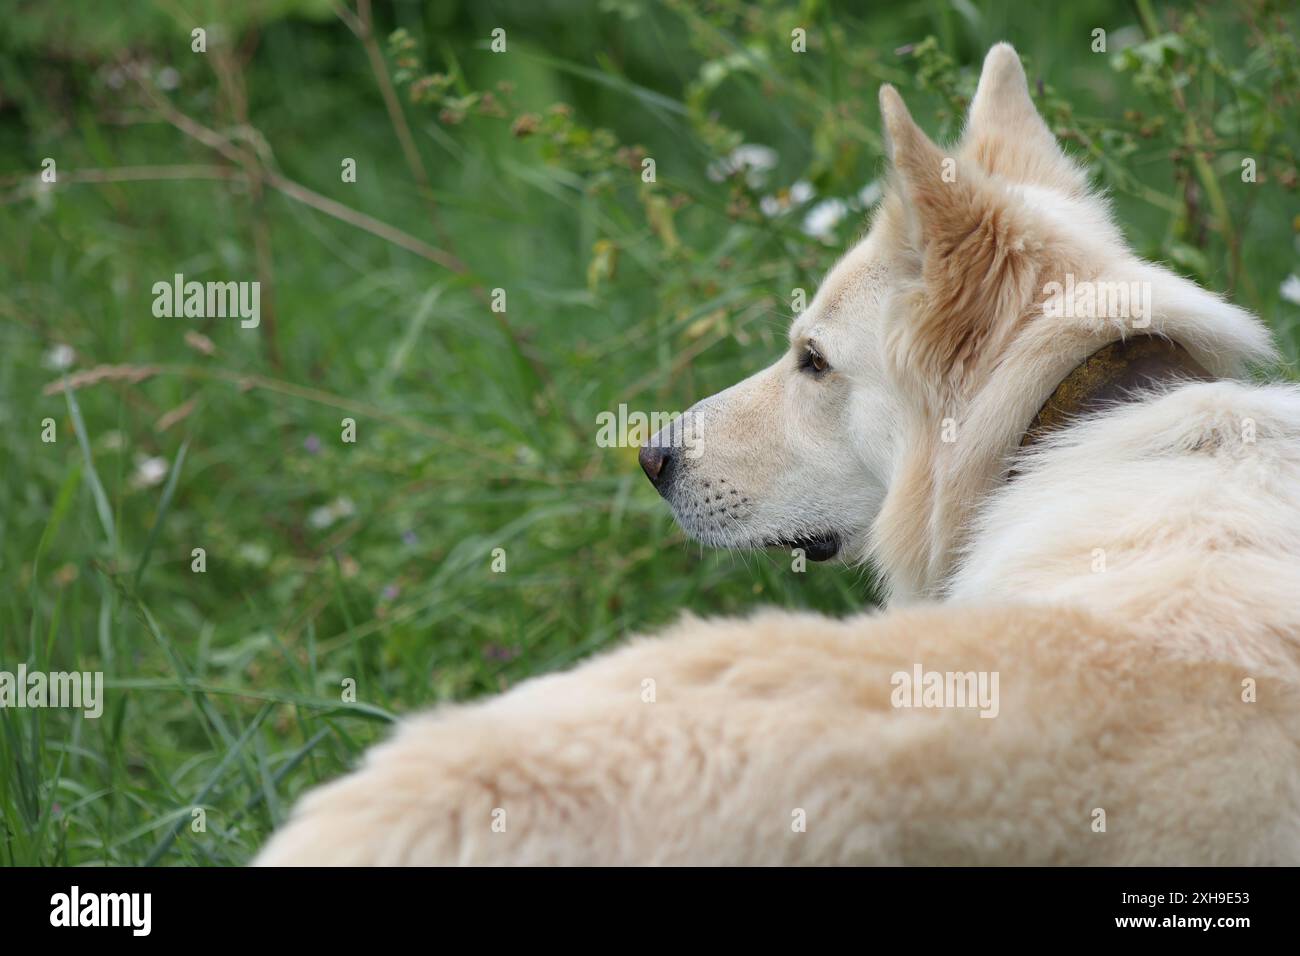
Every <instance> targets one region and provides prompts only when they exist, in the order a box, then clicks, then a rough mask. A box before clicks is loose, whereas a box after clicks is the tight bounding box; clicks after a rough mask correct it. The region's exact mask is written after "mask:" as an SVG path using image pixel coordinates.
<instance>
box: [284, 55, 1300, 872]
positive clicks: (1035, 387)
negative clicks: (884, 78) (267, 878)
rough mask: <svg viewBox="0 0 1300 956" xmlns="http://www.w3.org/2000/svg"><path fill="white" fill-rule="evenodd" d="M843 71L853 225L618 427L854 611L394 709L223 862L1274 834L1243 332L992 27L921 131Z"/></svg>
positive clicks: (1291, 621)
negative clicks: (962, 123) (693, 383)
mask: <svg viewBox="0 0 1300 956" xmlns="http://www.w3.org/2000/svg"><path fill="white" fill-rule="evenodd" d="M880 102H881V109H882V112H883V115H884V121H885V126H886V132H887V134H888V139H889V142H890V144H891V153H892V162H893V182H892V185H891V189H890V192H889V194H888V195H887V197H886V198H885V199H884V200H883V202H882V205H881V207H880V209H879V211H878V213H877V215H876V217H875V221H874V223H873V225H872V228H871V231H870V233H869V234H868V235H867V236H866V238H864V239H863V240H862V241H861V242H860V243H859V244H858V245H857V246H856V247H855V248H854V249H852V250H851V251H850V252H849V253H848V255H847V256H845V258H844V259H843V260H842V261H841V262H840V263H839V264H838V265H837V266H836V267H835V268H834V269H833V270H832V271H831V273H830V275H829V276H828V277H827V278H826V280H825V282H824V284H823V286H822V288H821V289H820V291H819V292H818V294H817V296H816V298H815V299H814V301H813V302H812V304H811V305H810V306H809V308H808V309H807V310H806V311H805V312H804V313H803V314H802V315H800V316H799V317H798V318H797V320H796V321H795V322H794V324H793V326H792V328H791V330H790V349H789V351H788V352H787V353H786V354H785V355H784V356H782V357H781V358H780V359H779V360H778V361H777V362H776V363H775V364H774V365H772V366H771V367H769V368H767V369H765V370H764V371H762V372H759V373H758V374H757V375H754V376H753V377H751V378H749V379H746V380H745V381H743V382H741V383H739V384H738V385H735V386H733V387H732V388H729V389H727V390H726V391H724V392H722V393H720V394H718V395H715V396H713V397H712V398H710V399H708V400H706V401H704V402H701V403H700V404H699V405H698V406H696V407H695V408H694V409H692V411H691V412H690V413H688V415H687V416H686V418H685V419H684V420H683V424H682V425H681V427H680V428H679V429H675V430H670V431H668V432H667V433H663V434H660V435H659V436H656V439H654V440H652V442H651V443H650V445H648V446H647V447H646V448H645V449H643V451H642V464H643V466H644V467H645V469H646V472H647V474H648V475H650V477H651V480H652V481H654V482H655V484H656V486H657V487H658V488H659V489H660V491H661V493H662V494H663V495H664V497H665V498H666V499H667V500H668V502H669V503H670V505H671V506H672V508H673V510H674V512H675V513H676V515H677V518H678V520H679V521H680V523H681V524H682V526H683V527H684V528H685V529H686V530H687V531H688V532H689V533H691V534H692V535H694V536H695V537H697V538H698V539H700V540H701V541H704V542H707V543H710V544H714V545H720V546H724V547H763V546H771V545H786V546H788V547H791V548H802V549H803V551H804V552H805V553H806V554H807V555H808V556H809V557H812V558H828V557H831V556H833V555H837V554H838V555H840V556H842V557H845V558H847V559H849V560H853V561H863V560H869V561H871V562H872V563H873V564H875V566H876V567H877V568H878V570H879V572H880V573H881V575H882V576H883V580H884V581H885V583H886V586H887V588H888V591H889V593H890V596H891V602H890V603H891V610H890V611H889V612H887V613H883V612H882V613H878V614H870V615H864V616H861V617H857V618H854V619H850V620H844V621H836V620H829V619H826V618H823V617H819V616H815V615H811V614H786V613H779V612H765V613H762V614H759V615H757V616H755V617H752V618H749V619H747V620H716V621H700V620H695V619H688V620H686V621H684V622H683V623H680V624H679V625H678V626H677V627H676V628H674V629H672V630H671V631H670V632H669V633H667V634H664V635H660V636H658V637H654V638H638V639H635V640H633V641H631V642H630V643H629V644H628V645H626V646H624V647H623V648H621V649H619V650H617V651H614V652H612V653H609V654H607V655H604V656H602V657H600V658H598V659H596V660H593V661H591V662H588V663H586V664H584V665H582V666H580V667H578V668H576V669H574V670H572V671H570V672H568V673H564V674H558V675H553V676H547V677H542V678H538V679H535V680H531V681H528V682H527V683H525V684H523V685H521V686H520V687H518V688H516V689H514V690H512V691H510V692H509V693H506V694H504V695H502V696H500V697H497V698H494V699H491V700H488V701H486V702H483V703H476V704H469V705H464V706H455V707H446V708H441V709H439V710H438V711H436V712H434V713H432V714H428V715H424V716H420V717H416V718H413V719H411V720H409V721H407V722H406V723H405V724H404V725H403V726H402V727H401V729H400V730H399V731H398V732H397V734H396V735H395V736H394V737H393V739H391V740H390V741H388V742H387V743H385V744H383V745H381V746H379V747H376V748H375V749H374V750H373V751H372V752H371V753H370V754H368V756H367V757H366V760H365V762H364V764H363V765H362V767H361V768H360V769H359V770H358V771H356V772H355V773H353V774H351V775H350V776H348V777H345V778H344V779H342V780H339V781H336V782H334V783H332V784H329V785H327V786H325V787H323V788H321V789H320V790H318V791H316V792H314V793H312V794H310V795H309V796H307V797H306V798H305V799H304V800H303V801H302V803H301V805H300V806H299V807H298V808H297V810H296V811H295V813H294V816H293V818H292V819H291V820H290V822H289V823H288V825H287V826H286V827H285V828H284V829H283V830H281V831H280V832H279V833H278V834H276V835H275V837H274V838H273V839H272V840H271V842H270V843H269V845H268V846H267V847H266V848H265V850H264V851H263V852H262V855H261V856H260V858H259V861H258V862H260V863H265V864H295V863H297V864H316V863H322V864H323V863H339V864H356V863H376V864H393V863H417V864H419V863H521V864H547V863H564V864H579V863H629V864H634V863H708V864H718V863H742V864H744V863H753V864H771V863H805V864H825V863H854V864H856V863H986V864H993V863H1105V864H1118V863H1124V864H1129V863H1149V864H1224V863H1236V864H1259V863H1291V864H1296V863H1300V392H1298V391H1297V390H1296V389H1295V388H1294V387H1291V386H1282V385H1265V386H1256V385H1250V384H1246V383H1244V382H1241V381H1236V380H1234V376H1240V375H1241V374H1242V373H1243V372H1244V370H1245V369H1246V368H1247V367H1248V365H1249V364H1250V363H1252V362H1257V361H1261V360H1267V359H1269V358H1270V357H1271V355H1272V352H1271V347H1270V344H1269V339H1268V335H1267V334H1266V332H1265V330H1264V329H1263V328H1262V327H1261V326H1260V324H1259V323H1257V322H1256V321H1255V320H1254V319H1253V318H1252V317H1251V316H1249V315H1248V314H1246V313H1245V312H1243V311H1242V310H1240V309H1238V308H1235V307H1234V306H1232V305H1229V304H1227V303H1225V302H1224V301H1222V300H1221V299H1219V298H1218V297H1217V296H1215V295H1212V294H1210V293H1208V292H1206V291H1204V290H1202V289H1200V288H1198V287H1197V286H1195V285H1193V284H1192V283H1190V282H1188V281H1186V280H1184V279H1182V278H1179V277H1178V276H1176V275H1174V274H1173V273H1171V272H1169V271H1168V270H1166V269H1164V268H1161V267H1159V266H1156V265H1152V264H1150V263H1147V262H1143V261H1141V260H1139V259H1138V258H1136V257H1135V256H1134V255H1133V253H1132V252H1130V251H1129V249H1128V248H1127V246H1126V245H1125V243H1124V241H1123V239H1122V237H1121V235H1120V233H1119V231H1118V230H1117V229H1116V227H1115V225H1114V224H1113V222H1112V221H1111V218H1110V214H1109V212H1108V209H1107V206H1106V203H1105V202H1104V201H1103V200H1102V199H1101V198H1099V197H1098V196H1096V195H1093V194H1092V193H1091V192H1090V191H1089V189H1088V186H1087V184H1086V181H1085V177H1084V175H1083V174H1082V173H1081V172H1080V170H1079V169H1078V168H1076V167H1075V166H1074V164H1072V163H1071V162H1070V160H1069V159H1067V158H1066V157H1065V155H1064V154H1063V153H1062V152H1061V150H1060V149H1059V147H1058V145H1057V143H1056V142H1055V140H1054V138H1053V137H1052V135H1051V133H1050V132H1049V130H1048V129H1047V127H1046V125H1045V124H1044V123H1043V121H1042V119H1041V118H1040V117H1039V116H1038V114H1037V112H1036V111H1035V109H1034V106H1033V103H1032V101H1031V99H1030V96H1029V92H1028V88H1027V85H1026V82H1025V76H1024V72H1023V70H1022V69H1021V66H1020V62H1019V59H1018V58H1017V56H1016V54H1015V51H1014V50H1012V49H1011V47H1009V46H1007V45H1005V44H1003V45H998V46H996V47H994V48H993V49H992V50H991V51H990V52H989V55H988V58H987V59H986V61H985V64H984V70H983V74H982V76H981V78H980V83H979V89H978V91H977V93H976V95H975V98H974V100H973V102H972V104H971V108H970V115H969V118H968V122H967V126H966V130H965V133H964V135H963V137H962V140H961V142H960V144H959V145H958V146H956V147H954V148H953V149H952V150H950V151H944V150H943V149H941V148H939V147H938V146H936V145H935V144H934V143H932V142H931V141H930V140H929V139H928V138H927V137H926V136H925V134H924V133H923V132H922V131H921V130H920V129H919V128H918V127H917V126H916V124H915V123H914V122H913V121H912V118H911V117H910V116H909V115H908V112H907V109H906V107H905V106H904V105H903V102H902V100H901V99H900V98H899V96H898V94H897V93H896V92H895V91H894V90H893V88H892V87H888V86H886V87H885V88H883V89H882V90H881V95H880ZM686 432H690V433H691V434H692V435H693V436H694V440H695V442H696V444H695V446H694V447H693V448H692V453H691V454H685V453H684V452H683V450H682V447H681V446H682V439H683V437H684V434H685V433H686ZM986 718H987V719H986Z"/></svg>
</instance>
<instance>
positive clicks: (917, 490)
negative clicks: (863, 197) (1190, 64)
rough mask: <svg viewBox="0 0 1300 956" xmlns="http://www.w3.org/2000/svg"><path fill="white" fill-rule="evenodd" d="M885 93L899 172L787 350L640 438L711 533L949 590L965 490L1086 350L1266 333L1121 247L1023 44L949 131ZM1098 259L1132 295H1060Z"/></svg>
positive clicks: (1216, 368) (995, 61) (1215, 356)
mask: <svg viewBox="0 0 1300 956" xmlns="http://www.w3.org/2000/svg"><path fill="white" fill-rule="evenodd" d="M880 108H881V114H882V117H883V121H884V127H885V134H886V139H887V142H888V145H889V153H890V165H891V170H890V185H889V188H888V190H887V192H886V194H885V197H884V198H883V199H882V201H881V203H880V205H879V206H878V207H877V209H876V211H875V214H874V217H873V221H872V223H871V228H870V230H869V231H868V233H867V234H866V236H865V237H864V238H863V239H862V240H861V241H859V242H858V243H857V244H856V245H855V246H854V247H853V248H852V249H850V250H849V251H848V253H847V254H846V255H845V256H844V257H843V258H842V259H841V260H840V261H839V263H838V264H837V265H835V266H834V268H832V269H831V270H830V272H829V274H828V275H827V276H826V278H825V280H824V281H823V283H822V285H821V287H820V289H819V290H818V292H817V294H816V296H815V297H814V298H813V300H812V302H811V303H810V304H809V306H808V308H807V309H806V310H805V311H804V312H802V313H801V314H800V315H798V316H797V317H796V318H795V320H794V321H793V323H792V324H791V326H790V332H789V348H788V349H787V350H786V351H785V352H784V354H782V355H781V357H780V358H779V359H777V361H776V362H774V363H773V364H772V365H770V366H768V367H767V368H766V369H763V370H762V371H760V372H758V373H757V374H755V375H752V376H750V377H749V378H747V379H745V380H744V381H741V382H739V383H737V384H735V385H733V386H731V387H730V388H727V389H725V390H724V391H721V392H719V393H718V394H716V395H713V396H711V397H709V398H706V399H704V400H703V401H700V402H699V403H697V404H696V405H694V406H693V407H692V408H690V409H689V410H688V411H687V412H686V413H685V415H683V416H682V418H681V419H679V420H678V421H677V422H675V423H674V424H673V425H672V426H671V427H670V428H666V429H664V430H663V431H661V432H659V433H658V434H656V435H655V436H654V437H652V438H651V439H650V440H649V441H648V442H647V443H646V445H645V446H644V447H643V448H642V449H641V455H640V459H641V465H642V467H643V468H644V470H645V472H646V474H647V476H648V477H649V478H650V480H651V481H652V482H653V483H654V485H655V487H656V488H657V489H658V490H659V493H660V494H661V495H662V496H663V497H664V499H665V500H666V501H667V502H668V503H669V505H670V506H671V507H672V510H673V513H674V515H675V516H676V518H677V521H678V522H679V523H680V525H681V526H682V528H683V529H684V530H685V531H686V532H687V533H688V534H689V535H691V536H692V537H694V538H696V539H697V540H699V541H701V542H703V543H705V544H709V545H713V546H716V547H723V548H762V547H773V546H777V547H782V548H788V549H793V548H802V549H803V550H804V552H805V553H806V555H807V557H809V558H811V559H815V560H825V559H829V558H832V557H837V556H838V557H840V558H842V559H844V560H847V561H852V562H859V561H866V560H872V561H873V563H875V564H876V565H877V566H878V568H879V569H880V570H881V571H882V572H883V576H884V582H883V583H884V586H885V587H886V589H887V590H888V591H890V592H891V593H892V595H893V597H894V599H895V600H897V599H899V598H903V597H918V596H924V595H927V594H933V593H935V592H936V589H937V588H938V587H939V584H940V582H941V581H942V579H943V578H944V576H945V575H946V574H947V573H948V571H949V570H950V569H951V563H952V561H953V558H954V555H955V553H956V552H957V550H958V548H959V547H960V545H961V544H962V533H963V529H964V528H965V527H966V526H967V524H968V522H969V517H970V512H971V509H972V507H973V506H974V505H975V504H976V503H977V502H978V501H979V500H980V498H981V497H983V496H984V495H986V494H987V493H988V492H989V491H990V490H991V489H992V488H994V487H996V486H997V485H998V484H999V483H1000V482H1001V481H1002V480H1003V478H1004V477H1005V475H1006V473H1007V470H1008V468H1009V467H1010V466H1011V462H1012V460H1013V456H1014V453H1015V450H1016V447H1017V445H1018V443H1019V440H1020V437H1021V436H1022V435H1023V433H1024V431H1025V429H1026V427H1027V425H1028V423H1029V422H1030V420H1031V419H1032V418H1033V416H1034V414H1035V413H1036V411H1037V410H1038V408H1039V407H1040V406H1041V405H1042V403H1043V402H1044V400H1045V399H1046V398H1047V397H1048V396H1049V395H1050V394H1051V392H1052V390H1053V389H1054V388H1055V387H1056V385H1057V384H1058V383H1059V382H1060V381H1061V380H1062V378H1063V377H1064V376H1065V375H1066V374H1068V373H1069V371H1070V370H1071V369H1072V368H1073V367H1074V366H1075V365H1076V364H1077V363H1078V362H1079V361H1081V360H1082V359H1083V358H1084V357H1085V356H1087V355H1088V354H1089V353H1090V352H1092V351H1094V350H1096V349H1098V348H1100V347H1102V346H1104V345H1106V344H1107V343H1108V342H1111V341H1115V340H1117V339H1120V338H1123V337H1125V336H1126V335H1129V334H1132V333H1133V332H1135V331H1141V332H1143V333H1145V334H1156V335H1165V336H1168V337H1170V338H1174V339H1176V340H1177V341H1179V342H1180V343H1181V344H1182V345H1184V346H1186V347H1187V348H1188V349H1189V350H1190V351H1191V352H1192V353H1193V354H1194V355H1195V356H1196V358H1197V359H1198V360H1199V361H1200V362H1201V363H1202V364H1203V365H1205V366H1206V367H1207V368H1210V369H1211V370H1212V371H1213V372H1214V373H1215V374H1219V375H1227V374H1234V373H1236V372H1238V371H1239V370H1240V366H1241V364H1242V363H1243V362H1244V361H1246V360H1248V359H1250V358H1254V357H1260V356H1262V355H1265V354H1267V353H1268V350H1269V344H1268V337H1267V333H1266V332H1265V331H1264V330H1263V329H1262V328H1261V327H1260V326H1259V325H1258V324H1257V323H1256V322H1255V321H1254V320H1253V319H1252V318H1251V317H1250V316H1249V315H1247V314H1246V313H1244V312H1242V311H1240V310H1238V309H1236V308H1234V307H1233V306H1230V305H1228V304H1226V303H1224V302H1222V301H1221V300H1220V299H1218V298H1217V297H1216V296H1213V295H1211V294H1210V293H1207V292H1205V291H1204V290H1202V289H1200V288H1199V287H1197V286H1196V285H1194V284H1192V283H1190V282H1188V281H1186V280H1184V279H1181V278H1179V277H1177V276H1175V275H1174V274H1173V273H1171V272H1169V271H1168V270H1166V269H1163V268H1162V267H1159V266H1156V265H1153V264H1150V263H1147V262H1144V261H1142V260H1140V259H1138V258H1137V257H1136V256H1135V255H1134V254H1133V253H1131V252H1130V251H1129V250H1128V248H1127V246H1126V244H1125V242H1124V240H1123V237H1122V236H1121V234H1120V232H1119V231H1118V229H1117V228H1116V227H1115V225H1114V223H1113V221H1112V219H1111V216H1110V212H1109V207H1108V205H1107V203H1106V201H1105V199H1104V198H1103V197H1101V196H1099V195H1097V194H1096V193H1094V192H1093V191H1092V190H1091V189H1090V188H1089V185H1088V181H1087V177H1086V175H1085V174H1084V172H1083V171H1082V170H1081V169H1080V168H1079V167H1078V166H1077V165H1075V163H1073V162H1072V161H1071V160H1070V159H1069V158H1068V157H1067V156H1066V155H1065V154H1064V153H1063V152H1062V150H1061V148H1060V146H1059V145H1058V144H1057V142H1056V139H1055V137H1054V136H1053V135H1052V133H1051V131H1050V130H1049V129H1048V127H1047V125H1046V124H1045V123H1044V121H1043V119H1042V118H1041V117H1040V116H1039V114H1038V112H1037V110H1036V109H1035V107H1034V104H1033V101H1032V99H1031V97H1030V94H1029V88H1028V84H1027V82H1026V79H1025V73H1024V70H1023V68H1022V67H1021V64H1020V60H1019V57H1018V56H1017V55H1016V52H1015V50H1014V49H1012V48H1011V47H1010V46H1009V45H1007V44H998V45H997V46H994V47H993V48H992V49H991V50H990V51H989V53H988V56H987V57H986V59H985V61H984V66H983V70H982V73H981V75H980V80H979V85H978V89H977V91H976V93H975V96H974V98H973V100H972V101H971V104H970V110H969V114H968V116H967V119H966V127H965V130H964V133H963V135H962V137H961V140H960V142H959V143H958V144H957V145H956V146H954V147H952V148H950V149H946V150H945V149H943V148H940V147H939V146H937V145H936V144H935V143H934V142H932V141H931V140H930V139H929V138H928V137H927V136H926V134H925V133H924V132H922V130H921V129H920V127H918V126H917V124H916V123H915V122H914V121H913V119H912V117H911V115H910V114H909V113H908V110H907V107H906V106H905V105H904V103H903V100H902V99H901V97H900V96H899V95H898V93H897V92H896V91H895V90H894V88H893V87H891V86H885V87H882V88H881V91H880ZM1103 281H1104V282H1106V283H1112V282H1113V283H1117V284H1119V285H1118V287H1119V288H1123V289H1126V290H1127V289H1131V290H1133V291H1134V295H1135V296H1136V298H1135V299H1134V300H1132V301H1129V302H1126V303H1125V308H1122V309H1115V308H1110V309H1097V308H1092V309H1089V308H1074V307H1073V306H1074V304H1075V303H1074V301H1073V300H1071V301H1063V299H1062V295H1063V294H1068V293H1063V292H1062V291H1061V290H1065V289H1074V288H1075V287H1076V286H1078V284H1079V283H1082V284H1083V286H1080V287H1084V288H1086V287H1087V286H1088V284H1089V283H1092V284H1094V285H1095V284H1098V283H1100V282H1103ZM1062 306H1064V307H1062Z"/></svg>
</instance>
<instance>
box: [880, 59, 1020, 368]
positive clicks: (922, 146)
mask: <svg viewBox="0 0 1300 956" xmlns="http://www.w3.org/2000/svg"><path fill="white" fill-rule="evenodd" d="M880 111H881V115H882V116H883V117H884V121H885V133H886V139H887V142H888V145H889V149H890V153H891V156H892V158H893V165H894V173H895V180H896V188H897V189H898V191H899V193H900V198H901V200H902V206H903V209H904V211H905V217H906V227H905V228H906V229H907V230H908V232H909V236H908V241H909V244H910V245H911V246H912V247H913V248H914V249H915V250H916V251H917V252H918V253H919V256H920V264H921V275H920V283H919V285H918V287H917V289H916V291H915V294H914V295H913V297H912V301H911V302H910V303H909V304H910V306H911V308H910V309H909V312H910V313H911V317H910V320H909V321H907V322H904V323H901V324H900V326H899V327H898V328H897V329H896V339H895V344H896V346H897V348H898V352H897V353H896V354H897V355H898V356H899V357H900V359H901V360H905V361H909V362H916V363H920V367H921V368H922V370H923V371H924V372H925V373H926V375H925V377H926V378H927V379H929V380H931V381H936V382H943V383H945V384H948V385H951V386H952V387H953V388H955V389H957V390H961V389H962V387H963V386H964V385H967V384H969V380H970V377H971V374H972V373H973V372H974V370H975V369H976V368H977V367H978V366H979V365H980V364H981V360H983V359H990V360H991V359H993V358H996V355H995V354H994V353H996V352H997V350H998V346H999V343H1000V340H1001V339H1002V338H1003V337H1004V336H1005V334H1006V333H1007V332H1008V331H1009V330H1010V328H1011V327H1012V325H1013V323H1014V322H1015V320H1016V319H1017V318H1019V316H1020V314H1021V312H1022V311H1023V309H1024V308H1025V306H1026V305H1027V304H1028V303H1029V301H1030V299H1031V298H1032V296H1033V290H1034V288H1035V280H1036V278H1037V275H1038V271H1039V262H1040V257H1039V253H1040V251H1041V250H1040V243H1038V242H1037V240H1036V239H1035V237H1034V235H1033V233H1032V231H1031V229H1030V222H1031V219H1030V217H1029V216H1028V215H1027V214H1026V211H1025V210H1024V208H1023V207H1022V205H1021V200H1019V199H1018V198H1017V197H1015V196H1014V195H1012V194H1011V193H1010V192H1008V190H1007V189H1006V186H1005V184H1004V183H1001V182H999V181H997V180H994V179H991V178H990V177H989V176H988V175H987V174H986V173H985V172H984V171H983V170H981V169H980V168H979V167H978V166H976V165H975V164H974V163H971V162H970V161H969V160H962V159H960V158H959V157H954V156H950V155H945V154H944V152H943V151H942V150H941V149H940V148H939V147H938V146H936V145H935V144H934V143H933V142H932V141H931V140H930V139H929V137H927V136H926V135H925V133H924V132H923V131H922V130H921V128H920V127H918V126H917V125H916V123H915V122H914V121H913V119H912V117H911V114H909V113H908V111H907V107H906V106H905V105H904V103H903V100H902V97H900V96H899V95H898V91H897V90H895V89H894V88H893V87H892V86H889V85H888V84H886V85H885V86H882V87H881V88H880Z"/></svg>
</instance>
